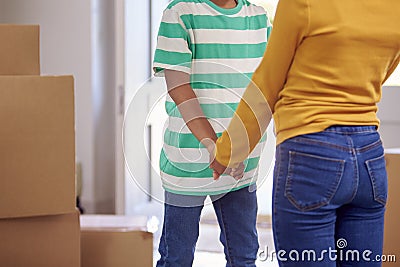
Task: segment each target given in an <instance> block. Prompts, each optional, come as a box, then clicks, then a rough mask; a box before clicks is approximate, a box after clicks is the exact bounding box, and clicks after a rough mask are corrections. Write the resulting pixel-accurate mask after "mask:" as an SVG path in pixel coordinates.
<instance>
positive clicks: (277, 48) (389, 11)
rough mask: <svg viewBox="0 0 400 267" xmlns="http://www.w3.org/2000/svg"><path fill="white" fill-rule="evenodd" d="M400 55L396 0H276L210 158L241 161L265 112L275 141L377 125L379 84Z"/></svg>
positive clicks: (265, 122)
mask: <svg viewBox="0 0 400 267" xmlns="http://www.w3.org/2000/svg"><path fill="white" fill-rule="evenodd" d="M399 60H400V0H380V1H377V0H346V1H336V0H280V1H279V4H278V8H277V12H276V16H275V22H274V28H273V30H272V34H271V38H270V41H269V43H268V46H267V50H266V52H265V55H264V58H263V60H262V62H261V64H260V66H259V67H258V69H257V70H256V72H255V73H254V75H253V77H252V82H253V83H252V84H250V85H249V86H248V88H247V90H246V92H245V94H244V96H243V99H242V101H241V102H240V104H239V106H238V109H237V110H236V114H235V116H234V118H233V119H232V121H231V124H230V126H229V128H228V130H227V131H225V132H224V133H223V135H222V137H221V138H220V139H219V140H218V142H217V149H216V159H217V161H218V162H220V163H221V164H223V165H225V166H235V164H236V163H237V162H241V161H242V160H244V159H245V158H246V157H247V155H248V154H249V153H250V151H251V150H252V149H253V148H254V147H255V145H256V144H257V142H258V140H259V139H260V137H261V135H262V133H263V132H264V131H265V129H266V127H267V125H268V123H269V121H270V117H271V113H272V114H273V118H274V121H275V131H276V134H277V144H280V143H282V142H283V141H285V140H287V139H289V138H291V137H294V136H298V135H302V134H307V133H314V132H320V131H323V130H324V129H326V128H327V127H329V126H332V125H355V126H356V125H376V126H378V125H379V120H378V118H377V116H376V112H377V103H378V102H379V100H380V98H381V89H382V84H383V83H384V81H385V80H386V79H387V78H388V77H389V76H390V74H391V73H392V72H393V71H394V70H395V68H396V66H397V65H398V64H399ZM267 103H268V104H267ZM268 107H270V109H269V108H268ZM231 155H232V158H231Z"/></svg>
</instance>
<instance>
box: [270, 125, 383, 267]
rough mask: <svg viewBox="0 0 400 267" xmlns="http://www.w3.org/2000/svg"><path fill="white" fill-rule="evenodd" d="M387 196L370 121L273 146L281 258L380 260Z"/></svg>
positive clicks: (345, 262)
mask: <svg viewBox="0 0 400 267" xmlns="http://www.w3.org/2000/svg"><path fill="white" fill-rule="evenodd" d="M386 199H387V174H386V167H385V159H384V150H383V147H382V142H381V140H380V136H379V134H378V132H377V131H376V127H374V126H354V127H353V126H349V127H348V126H333V127H330V128H328V129H326V130H325V131H323V132H319V133H313V134H306V135H301V136H297V137H294V138H291V139H288V140H286V141H285V142H283V143H282V144H280V145H279V146H278V147H277V151H276V165H275V170H274V188H273V230H274V239H275V247H276V248H275V252H276V254H275V255H273V256H275V258H277V259H278V260H279V264H280V266H283V267H288V266H296V267H298V266H301V267H308V266H323V267H333V266H353V267H354V266H381V262H380V259H379V257H380V255H381V254H382V246H383V221H384V212H385V204H386Z"/></svg>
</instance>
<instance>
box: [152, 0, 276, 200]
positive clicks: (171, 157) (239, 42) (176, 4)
mask: <svg viewBox="0 0 400 267" xmlns="http://www.w3.org/2000/svg"><path fill="white" fill-rule="evenodd" d="M270 31H271V24H270V23H269V19H268V17H267V14H266V12H265V10H264V9H263V8H262V7H259V6H256V5H253V4H250V3H249V2H248V1H247V0H238V4H237V6H236V7H235V8H232V9H224V8H221V7H219V6H217V5H215V4H214V3H213V2H212V1H210V0H175V1H172V2H171V3H170V4H169V6H168V7H167V8H166V10H165V11H164V14H163V17H162V22H161V25H160V29H159V34H158V42H157V49H156V52H155V57H154V71H155V73H156V75H161V74H162V71H163V70H165V69H174V70H179V71H183V72H186V73H189V74H190V77H191V86H192V88H193V90H194V92H195V94H196V95H197V97H198V100H199V102H200V105H201V107H202V109H203V112H204V114H205V115H206V116H207V118H208V119H209V121H210V123H211V125H212V127H213V128H214V130H215V132H216V133H217V135H218V136H220V135H221V133H222V132H223V131H224V130H225V129H226V128H227V126H228V125H229V122H230V119H231V118H232V116H233V114H234V112H235V110H236V108H237V106H238V103H239V101H240V98H241V96H242V95H243V93H244V91H245V88H246V86H247V85H248V83H249V82H250V79H251V76H252V74H253V72H254V71H255V69H256V67H257V66H258V64H259V63H260V61H261V58H262V56H263V54H264V51H265V47H266V43H267V39H268V36H269V33H270ZM165 106H166V111H167V113H168V115H169V117H168V123H167V127H166V130H165V133H164V145H163V149H162V151H161V156H160V169H161V178H162V180H163V187H164V189H165V190H167V191H169V192H172V193H177V194H184V195H215V194H221V193H225V192H229V191H232V190H237V189H240V188H243V187H245V186H248V185H250V184H253V183H255V182H256V177H257V172H258V162H259V158H260V154H261V150H262V148H263V145H264V143H265V138H263V139H262V140H261V141H260V144H258V146H257V147H256V148H255V150H254V151H253V152H252V153H251V155H250V156H249V158H248V160H246V162H245V164H246V170H245V175H244V177H243V178H242V179H240V180H239V181H236V180H235V179H234V178H232V177H230V176H228V175H225V176H222V177H221V178H220V179H219V180H217V181H214V180H213V178H212V170H211V169H210V168H209V154H208V152H207V150H206V149H205V148H204V146H203V145H202V144H201V143H200V142H199V141H198V140H197V139H196V137H195V136H194V135H193V134H192V133H191V131H190V130H189V129H188V127H187V126H186V125H185V122H184V120H183V119H182V116H181V114H180V113H179V110H178V109H177V106H176V105H175V103H174V102H173V100H172V98H171V97H170V96H169V95H167V99H166V104H165Z"/></svg>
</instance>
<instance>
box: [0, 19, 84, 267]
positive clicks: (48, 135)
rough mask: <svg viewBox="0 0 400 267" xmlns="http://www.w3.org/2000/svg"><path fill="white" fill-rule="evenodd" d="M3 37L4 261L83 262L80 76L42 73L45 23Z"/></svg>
mask: <svg viewBox="0 0 400 267" xmlns="http://www.w3.org/2000/svg"><path fill="white" fill-rule="evenodd" d="M0 40H1V42H0V123H1V126H0V171H1V173H0V237H1V242H0V266H7V267H14V266H15V267H25V266H30V267H55V266H57V267H64V266H65V267H78V266H80V228H79V214H78V213H77V211H76V209H75V129H74V80H73V77H71V76H59V77H54V76H52V77H49V76H40V64H39V50H40V49H39V27H38V26H17V25H0Z"/></svg>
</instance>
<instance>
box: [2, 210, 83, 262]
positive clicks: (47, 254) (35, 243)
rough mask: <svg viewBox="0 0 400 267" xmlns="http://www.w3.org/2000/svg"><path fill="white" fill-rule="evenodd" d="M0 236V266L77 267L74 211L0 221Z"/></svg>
mask: <svg viewBox="0 0 400 267" xmlns="http://www.w3.org/2000/svg"><path fill="white" fill-rule="evenodd" d="M0 236H1V242H0V266H4V267H28V266H29V267H79V266H80V229H79V214H78V212H74V213H70V214H64V215H51V216H40V217H29V218H17V219H0Z"/></svg>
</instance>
